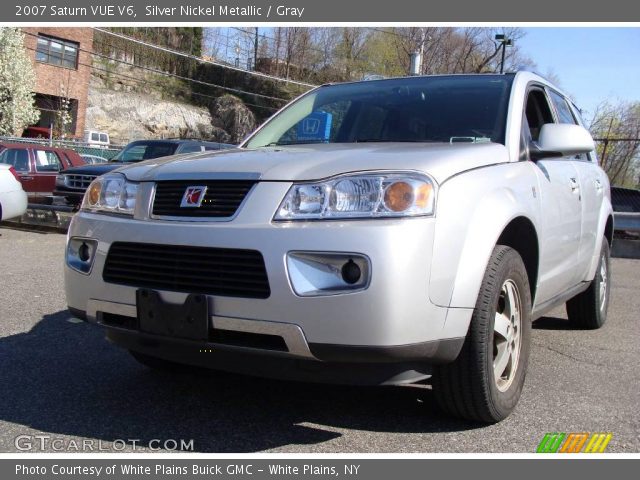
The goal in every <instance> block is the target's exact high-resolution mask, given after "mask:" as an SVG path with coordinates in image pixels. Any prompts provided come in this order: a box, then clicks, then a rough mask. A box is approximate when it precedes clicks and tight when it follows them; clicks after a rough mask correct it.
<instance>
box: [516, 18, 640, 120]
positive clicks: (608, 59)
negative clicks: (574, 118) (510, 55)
mask: <svg viewBox="0 0 640 480" xmlns="http://www.w3.org/2000/svg"><path fill="white" fill-rule="evenodd" d="M524 31H525V32H526V36H525V37H524V38H522V39H520V40H518V45H519V47H520V49H521V51H522V53H524V54H526V55H527V56H529V57H530V58H531V59H533V61H534V62H535V63H536V65H537V67H536V68H535V70H536V71H537V72H538V73H541V74H542V75H547V74H549V73H553V74H554V75H556V76H557V78H558V79H559V80H560V84H559V87H560V88H561V89H562V90H564V91H565V92H566V93H567V94H569V95H571V96H572V98H573V99H574V101H575V102H576V104H577V105H578V106H579V107H580V108H581V109H582V110H583V112H584V117H585V119H588V118H589V117H590V115H591V114H592V113H593V111H594V109H595V108H596V106H597V105H598V104H599V103H601V102H602V101H604V100H612V101H616V100H625V101H638V102H640V28H638V27H636V28H617V27H615V28H605V27H532V28H524Z"/></svg>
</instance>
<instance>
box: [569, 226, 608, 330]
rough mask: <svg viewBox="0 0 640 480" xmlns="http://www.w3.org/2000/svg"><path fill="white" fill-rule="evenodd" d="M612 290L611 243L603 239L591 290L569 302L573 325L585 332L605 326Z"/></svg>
mask: <svg viewBox="0 0 640 480" xmlns="http://www.w3.org/2000/svg"><path fill="white" fill-rule="evenodd" d="M610 290H611V269H610V260H609V241H608V240H607V239H606V238H603V239H602V247H601V249H600V261H599V262H598V268H597V269H596V276H595V277H594V279H593V280H592V281H591V284H590V285H589V288H587V289H586V290H585V291H584V292H582V293H580V294H578V295H576V296H575V297H573V298H572V299H571V300H569V301H568V302H567V316H568V317H569V322H571V325H573V326H574V327H576V328H581V329H584V330H594V329H596V328H600V327H601V326H602V325H604V322H606V321H607V310H608V309H609V296H610V295H609V294H610Z"/></svg>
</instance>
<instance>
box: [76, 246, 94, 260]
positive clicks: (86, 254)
mask: <svg viewBox="0 0 640 480" xmlns="http://www.w3.org/2000/svg"><path fill="white" fill-rule="evenodd" d="M78 258H80V260H82V261H83V262H88V261H89V259H90V258H91V250H90V249H89V245H87V244H86V242H82V245H80V248H79V249H78Z"/></svg>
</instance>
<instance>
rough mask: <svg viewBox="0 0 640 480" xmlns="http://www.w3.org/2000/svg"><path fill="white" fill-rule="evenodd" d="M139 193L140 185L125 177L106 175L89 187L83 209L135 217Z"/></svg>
mask: <svg viewBox="0 0 640 480" xmlns="http://www.w3.org/2000/svg"><path fill="white" fill-rule="evenodd" d="M137 193H138V184H137V183H132V182H128V181H127V179H126V178H125V177H124V175H120V174H115V173H114V174H111V175H104V176H102V177H98V178H96V179H95V180H94V181H93V182H91V185H89V188H88V189H87V191H86V193H85V194H84V199H83V201H82V209H83V210H89V211H91V212H112V213H122V214H125V215H133V210H134V209H135V206H136V195H137Z"/></svg>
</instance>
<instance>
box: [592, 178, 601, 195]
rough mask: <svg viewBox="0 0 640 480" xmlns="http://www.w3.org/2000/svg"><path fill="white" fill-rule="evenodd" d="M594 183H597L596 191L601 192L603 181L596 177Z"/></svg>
mask: <svg viewBox="0 0 640 480" xmlns="http://www.w3.org/2000/svg"><path fill="white" fill-rule="evenodd" d="M593 183H595V184H596V191H597V192H601V191H602V182H601V181H600V180H598V179H596V180H595V181H594V182H593Z"/></svg>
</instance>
